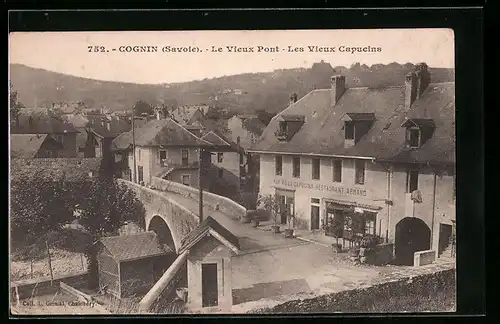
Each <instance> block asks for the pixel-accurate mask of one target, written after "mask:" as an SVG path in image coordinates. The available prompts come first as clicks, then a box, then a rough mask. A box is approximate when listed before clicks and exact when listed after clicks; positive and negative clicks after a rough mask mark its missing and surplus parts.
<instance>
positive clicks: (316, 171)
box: [312, 158, 320, 180]
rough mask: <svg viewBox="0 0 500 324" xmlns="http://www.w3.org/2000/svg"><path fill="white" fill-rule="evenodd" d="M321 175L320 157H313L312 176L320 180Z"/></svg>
mask: <svg viewBox="0 0 500 324" xmlns="http://www.w3.org/2000/svg"><path fill="white" fill-rule="evenodd" d="M319 177H320V159H319V158H313V159H312V178H313V180H319Z"/></svg>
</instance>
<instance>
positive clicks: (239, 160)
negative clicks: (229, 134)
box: [201, 130, 247, 200]
mask: <svg viewBox="0 0 500 324" xmlns="http://www.w3.org/2000/svg"><path fill="white" fill-rule="evenodd" d="M201 138H202V139H203V140H205V141H207V142H210V143H211V144H212V145H213V147H212V148H211V149H210V156H211V158H210V160H211V172H210V179H211V186H210V188H209V190H210V191H212V192H214V193H217V194H220V195H223V196H226V197H229V198H232V199H233V200H236V197H238V195H239V193H240V190H241V189H243V187H244V183H245V182H244V181H245V178H246V176H247V168H246V163H247V159H246V154H245V150H243V148H242V147H241V146H239V144H238V143H234V142H233V141H231V140H230V139H228V138H226V137H225V136H224V135H222V134H220V133H219V132H217V131H215V130H209V131H208V132H207V133H205V135H203V136H202V137H201Z"/></svg>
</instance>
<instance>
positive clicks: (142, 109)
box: [134, 100, 154, 116]
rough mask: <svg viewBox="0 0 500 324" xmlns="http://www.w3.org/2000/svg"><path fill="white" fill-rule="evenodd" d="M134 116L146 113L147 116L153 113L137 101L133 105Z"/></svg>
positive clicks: (146, 104)
mask: <svg viewBox="0 0 500 324" xmlns="http://www.w3.org/2000/svg"><path fill="white" fill-rule="evenodd" d="M134 112H135V116H142V114H144V113H146V114H148V116H149V115H151V114H153V113H154V109H153V107H152V106H151V105H150V104H148V103H147V102H145V101H143V100H139V101H137V102H136V103H135V105H134Z"/></svg>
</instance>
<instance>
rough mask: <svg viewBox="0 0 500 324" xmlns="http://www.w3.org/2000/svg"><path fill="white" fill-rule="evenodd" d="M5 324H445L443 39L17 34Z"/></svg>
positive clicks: (449, 286) (448, 191)
mask: <svg viewBox="0 0 500 324" xmlns="http://www.w3.org/2000/svg"><path fill="white" fill-rule="evenodd" d="M9 63H10V65H9V81H10V107H9V108H10V147H9V151H10V215H9V225H10V227H9V235H10V289H11V313H12V314H30V315H59V314H75V315H83V314H107V315H109V314H135V313H140V314H172V313H175V314H200V313H201V314H257V313H259V314H271V313H300V314H307V313H325V314H329V313H339V312H340V313H398V312H454V311H455V309H456V282H455V277H456V270H455V269H456V266H455V264H456V263H455V250H456V244H455V241H456V234H455V233H456V231H455V224H456V223H455V205H456V204H455V203H456V198H455V179H456V175H455V62H454V33H453V31H452V30H451V29H371V30H370V29H365V30H265V31H264V30H252V31H245V30H238V31H236V30H235V31H154V32H153V31H150V32H146V31H141V32H139V31H137V32H134V31H119V32H13V33H11V34H10V35H9Z"/></svg>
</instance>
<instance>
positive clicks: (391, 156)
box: [251, 63, 455, 257]
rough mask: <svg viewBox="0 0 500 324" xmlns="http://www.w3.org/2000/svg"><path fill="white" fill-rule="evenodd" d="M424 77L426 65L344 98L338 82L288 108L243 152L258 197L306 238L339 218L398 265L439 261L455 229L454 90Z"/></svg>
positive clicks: (346, 230) (351, 91) (349, 90)
mask: <svg viewBox="0 0 500 324" xmlns="http://www.w3.org/2000/svg"><path fill="white" fill-rule="evenodd" d="M430 77H431V76H430V73H429V71H428V68H427V65H426V64H425V63H422V64H418V65H417V66H416V70H415V72H412V73H410V74H408V75H407V76H406V80H405V84H404V86H390V87H384V88H380V89H372V88H348V87H347V86H346V82H345V77H344V76H340V75H339V76H334V77H332V83H331V88H330V89H319V90H314V91H311V92H310V93H308V94H307V95H305V96H304V97H302V98H300V99H299V100H298V101H296V102H292V103H291V104H290V106H289V107H288V108H286V109H285V110H283V111H282V112H280V113H278V114H277V115H276V116H275V117H274V118H273V119H272V120H271V122H270V124H269V125H268V127H267V128H266V130H265V131H264V133H263V135H262V137H261V139H260V141H259V142H258V143H257V144H256V145H255V146H254V147H253V148H252V149H251V151H252V152H254V153H259V154H260V193H261V194H276V195H277V196H278V197H277V198H278V199H279V200H280V201H281V204H282V210H284V209H285V208H286V209H287V211H288V212H289V213H292V214H294V215H295V216H296V219H295V224H296V225H297V226H298V227H301V228H304V229H310V230H315V229H320V228H321V224H328V223H329V222H331V220H332V219H334V218H335V217H338V218H339V219H340V220H341V221H342V223H343V226H344V234H343V235H344V236H345V237H352V228H351V225H352V219H353V217H354V216H355V215H361V216H362V219H363V225H364V226H363V227H362V230H361V231H362V232H363V233H359V234H361V235H364V234H375V235H378V236H380V237H382V238H384V239H385V240H387V241H390V242H394V243H395V247H396V257H397V255H398V249H399V254H400V255H402V254H404V253H405V252H408V251H410V252H411V251H414V250H425V249H429V248H432V249H435V250H438V252H441V251H442V250H443V249H444V248H445V247H446V246H447V244H448V240H449V236H450V235H451V231H452V223H453V222H454V220H455V171H454V169H455V140H454V137H455V130H454V127H455V96H454V95H455V84H454V83H453V82H450V83H431V82H430V81H431V80H430ZM402 81H403V80H402ZM282 222H286V218H283V219H282ZM410 254H412V253H407V255H410Z"/></svg>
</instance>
